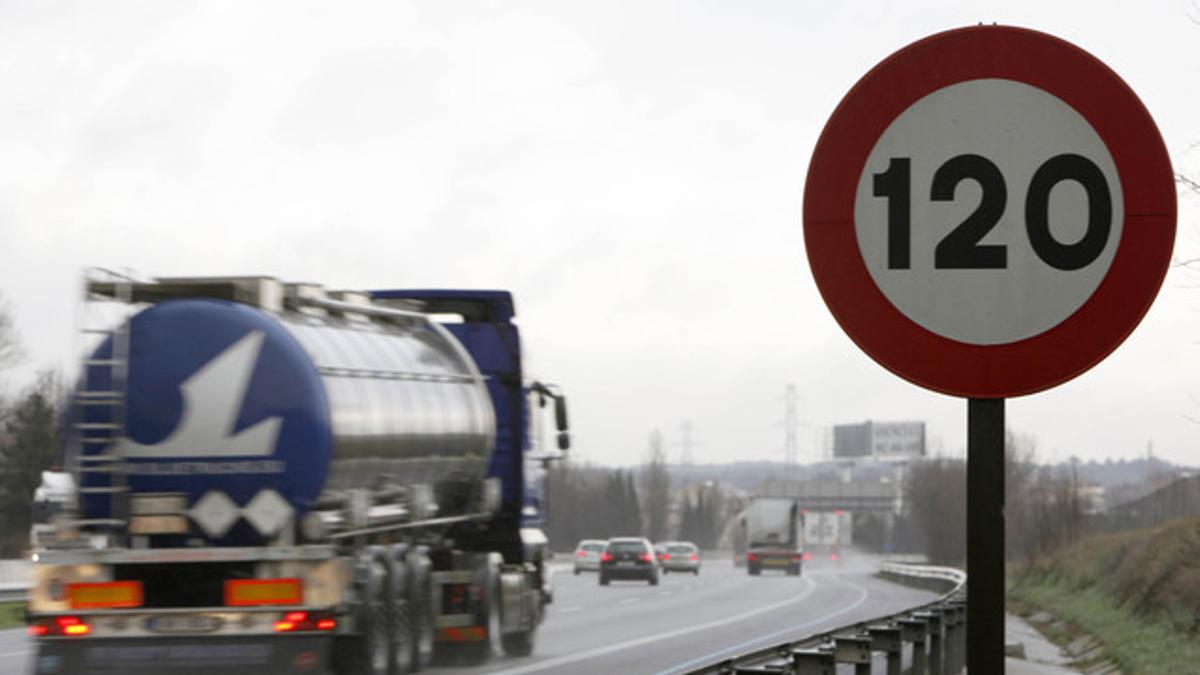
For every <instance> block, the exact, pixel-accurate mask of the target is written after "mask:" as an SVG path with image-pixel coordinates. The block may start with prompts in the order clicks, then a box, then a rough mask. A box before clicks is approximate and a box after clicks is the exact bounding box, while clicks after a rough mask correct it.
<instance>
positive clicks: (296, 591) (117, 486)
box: [26, 277, 569, 675]
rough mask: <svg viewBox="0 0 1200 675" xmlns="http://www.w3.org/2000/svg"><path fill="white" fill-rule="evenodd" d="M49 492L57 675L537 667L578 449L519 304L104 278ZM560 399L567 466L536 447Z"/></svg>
mask: <svg viewBox="0 0 1200 675" xmlns="http://www.w3.org/2000/svg"><path fill="white" fill-rule="evenodd" d="M87 294H88V297H89V299H90V300H91V301H94V302H102V303H104V304H105V305H106V306H111V305H112V304H113V303H114V302H115V303H116V305H117V309H119V308H120V307H126V308H127V310H128V311H127V315H128V319H127V320H118V321H115V322H111V323H108V322H106V324H105V325H103V326H97V327H93V328H89V327H88V326H86V325H85V326H82V327H83V328H84V329H85V332H86V333H88V334H92V335H96V336H97V338H98V339H99V341H100V342H99V344H98V346H96V347H95V348H94V349H91V348H89V349H88V351H87V352H86V354H87V356H85V359H84V361H83V363H82V369H81V370H82V372H81V377H80V380H79V382H78V384H77V386H76V387H75V389H74V391H73V393H72V399H71V401H72V404H71V407H70V410H69V411H68V413H67V420H66V426H67V430H68V434H67V436H68V439H69V440H68V443H67V447H66V448H65V450H64V456H63V458H62V463H63V466H65V467H67V470H66V471H64V472H61V473H48V474H47V475H46V477H45V478H44V484H43V486H42V488H41V489H39V492H38V500H39V519H38V520H39V522H38V523H37V524H36V525H35V526H34V529H33V532H32V535H33V544H34V555H33V560H34V563H35V564H34V584H33V587H32V588H31V590H30V592H29V597H28V606H27V615H26V616H27V621H28V624H29V633H30V634H31V635H32V636H33V637H34V638H35V640H34V644H35V649H36V650H37V657H36V660H35V661H36V663H37V664H38V665H37V672H38V673H39V675H41V674H43V673H44V674H47V675H48V674H50V673H103V674H105V675H115V674H116V673H167V672H169V673H172V675H185V674H190V673H201V672H205V673H208V672H239V673H242V672H254V673H256V674H258V675H267V674H268V673H274V672H306V673H329V672H334V673H339V674H342V673H345V674H347V675H350V674H367V675H395V673H401V672H410V671H415V670H419V669H422V668H424V667H425V666H426V665H428V664H429V663H430V661H431V659H432V657H434V656H435V655H437V656H439V657H441V656H445V657H446V658H447V659H452V660H467V661H477V660H482V659H483V658H486V657H488V656H490V655H491V654H493V653H498V652H501V651H502V652H504V653H506V654H509V655H514V656H524V655H528V654H529V653H530V652H531V651H532V650H533V647H534V637H535V633H536V630H537V627H538V625H539V624H540V623H541V622H542V619H543V617H544V615H545V611H544V606H545V605H546V604H547V603H548V602H550V600H551V588H550V583H549V578H548V570H547V569H546V566H545V561H546V557H547V540H546V537H545V535H544V534H543V533H542V531H541V530H540V529H539V526H540V524H541V522H542V520H543V518H544V512H543V508H544V505H545V499H544V496H543V495H542V485H541V482H540V475H541V474H540V473H539V471H540V467H539V464H541V463H544V462H546V461H549V460H550V459H554V458H556V457H558V456H561V451H562V450H566V449H567V447H568V445H569V441H568V436H567V422H566V407H565V400H564V399H563V397H562V395H561V394H560V393H559V392H558V391H557V390H556V389H554V388H553V387H551V386H549V385H544V384H541V383H538V382H532V381H529V380H527V379H526V378H525V373H524V371H523V368H522V360H521V352H520V342H519V334H518V331H517V326H516V323H515V322H514V321H513V319H514V309H513V301H512V297H511V296H510V295H509V294H508V293H507V292H505V291H491V290H484V291H459V290H378V291H366V292H348V291H330V290H326V289H324V288H322V287H320V286H315V285H311V284H284V283H281V282H279V281H277V280H275V279H272V278H267V277H223V278H200V279H197V278H176V279H158V280H155V281H134V280H127V279H121V278H115V279H108V280H106V279H89V280H88V284H87ZM547 401H553V403H554V412H555V415H554V417H555V426H556V428H557V430H558V443H557V445H558V450H559V451H558V452H549V451H546V452H542V451H539V452H535V450H537V448H535V447H534V441H535V440H536V439H537V438H538V437H539V434H537V432H536V429H537V427H536V426H534V425H535V423H536V422H537V420H538V419H539V418H538V415H539V408H541V406H542V405H544V404H545V403H546V402H547Z"/></svg>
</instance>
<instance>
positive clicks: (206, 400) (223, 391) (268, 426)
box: [117, 330, 283, 457]
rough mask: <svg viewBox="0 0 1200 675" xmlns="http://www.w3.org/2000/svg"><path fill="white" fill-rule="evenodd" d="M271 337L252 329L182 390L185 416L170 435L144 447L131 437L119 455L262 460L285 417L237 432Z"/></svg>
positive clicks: (123, 441) (124, 440) (120, 445)
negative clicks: (265, 343) (266, 340)
mask: <svg viewBox="0 0 1200 675" xmlns="http://www.w3.org/2000/svg"><path fill="white" fill-rule="evenodd" d="M265 337H266V335H265V334H264V333H263V332H262V331H260V330H256V331H252V332H250V333H248V334H246V336H245V337H243V338H242V339H240V340H238V341H237V342H235V343H233V344H232V345H230V346H229V347H227V348H225V350H224V351H222V352H221V353H220V354H217V355H216V356H215V357H213V359H212V360H211V361H209V362H208V363H206V364H204V365H203V366H201V367H200V368H198V369H197V370H196V372H194V373H192V375H191V377H189V378H188V379H186V380H184V382H183V384H181V385H180V386H179V389H180V391H181V392H182V393H183V412H182V414H181V415H180V420H179V424H178V425H177V426H176V427H175V430H174V431H173V432H171V435H170V436H167V437H166V438H165V439H163V440H162V441H160V442H158V443H154V444H151V445H144V444H142V443H138V442H137V441H135V440H133V439H131V438H129V437H125V438H122V439H121V440H120V441H118V443H117V452H118V453H119V454H121V455H123V456H125V457H261V456H265V455H270V454H272V452H273V451H274V449H275V441H276V440H277V439H278V438H279V426H280V425H281V424H283V418H282V417H271V418H268V419H265V420H263V421H261V422H259V423H257V424H255V425H254V426H252V427H249V428H246V429H243V430H242V431H239V432H238V433H236V434H234V433H233V426H234V424H236V423H237V417H238V413H239V412H240V411H241V409H242V404H243V403H244V401H245V397H246V388H247V387H248V386H249V385H250V376H251V374H252V373H253V372H254V365H255V364H256V363H257V362H258V355H259V353H260V352H262V345H263V339H264V338H265Z"/></svg>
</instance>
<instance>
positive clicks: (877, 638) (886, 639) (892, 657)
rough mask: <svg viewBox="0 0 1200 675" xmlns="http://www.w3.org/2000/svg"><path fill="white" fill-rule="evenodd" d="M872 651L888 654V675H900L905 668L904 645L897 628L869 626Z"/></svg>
mask: <svg viewBox="0 0 1200 675" xmlns="http://www.w3.org/2000/svg"><path fill="white" fill-rule="evenodd" d="M867 635H870V636H871V649H873V650H875V651H879V652H884V653H886V654H887V675H900V671H901V670H902V668H903V666H904V643H903V642H901V641H900V628H898V627H896V626H869V627H868V628H867Z"/></svg>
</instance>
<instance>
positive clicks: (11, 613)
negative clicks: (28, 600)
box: [0, 602, 25, 628]
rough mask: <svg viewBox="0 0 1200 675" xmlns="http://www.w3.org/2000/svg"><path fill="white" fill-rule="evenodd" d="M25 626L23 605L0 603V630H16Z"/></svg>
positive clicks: (19, 603)
mask: <svg viewBox="0 0 1200 675" xmlns="http://www.w3.org/2000/svg"><path fill="white" fill-rule="evenodd" d="M23 625H25V603H23V602H0V628H17V627H18V626H23Z"/></svg>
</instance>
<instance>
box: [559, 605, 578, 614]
mask: <svg viewBox="0 0 1200 675" xmlns="http://www.w3.org/2000/svg"><path fill="white" fill-rule="evenodd" d="M581 609H583V608H582V607H563V608H562V609H560V610H558V611H556V612H555V614H570V613H571V612H578V611H579V610H581Z"/></svg>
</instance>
